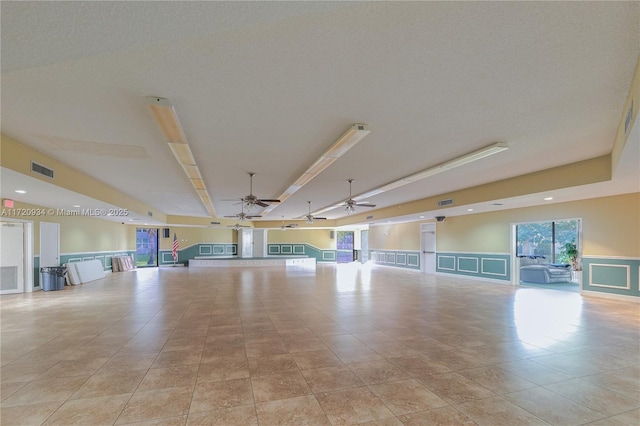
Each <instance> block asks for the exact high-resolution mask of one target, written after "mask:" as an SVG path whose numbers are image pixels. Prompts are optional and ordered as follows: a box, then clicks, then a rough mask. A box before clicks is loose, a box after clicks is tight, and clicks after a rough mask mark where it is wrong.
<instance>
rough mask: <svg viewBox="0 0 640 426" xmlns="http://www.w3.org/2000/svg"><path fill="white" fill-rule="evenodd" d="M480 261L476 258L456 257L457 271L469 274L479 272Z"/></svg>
mask: <svg viewBox="0 0 640 426" xmlns="http://www.w3.org/2000/svg"><path fill="white" fill-rule="evenodd" d="M479 265H480V259H478V258H477V257H467V256H458V271H459V272H467V273H470V274H478V273H479V272H480V267H479Z"/></svg>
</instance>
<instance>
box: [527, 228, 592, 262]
mask: <svg viewBox="0 0 640 426" xmlns="http://www.w3.org/2000/svg"><path fill="white" fill-rule="evenodd" d="M578 238H579V221H578V220H577V219H572V220H558V221H549V222H532V223H525V224H521V225H517V226H516V254H517V255H518V256H544V257H545V258H546V259H548V260H549V262H550V263H571V259H570V258H569V257H568V255H567V250H566V246H567V244H568V243H571V244H574V245H575V246H576V247H578V246H579V244H578Z"/></svg>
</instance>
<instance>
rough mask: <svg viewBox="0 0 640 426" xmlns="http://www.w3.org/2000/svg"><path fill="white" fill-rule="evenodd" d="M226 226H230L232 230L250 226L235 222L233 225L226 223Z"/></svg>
mask: <svg viewBox="0 0 640 426" xmlns="http://www.w3.org/2000/svg"><path fill="white" fill-rule="evenodd" d="M227 228H232V229H233V230H234V231H239V230H240V229H241V228H251V227H250V226H245V225H240V224H239V223H238V222H236V224H235V225H228V226H227Z"/></svg>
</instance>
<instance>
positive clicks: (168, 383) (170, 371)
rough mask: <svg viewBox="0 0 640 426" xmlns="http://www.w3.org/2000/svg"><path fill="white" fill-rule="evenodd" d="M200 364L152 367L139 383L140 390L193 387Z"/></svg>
mask: <svg viewBox="0 0 640 426" xmlns="http://www.w3.org/2000/svg"><path fill="white" fill-rule="evenodd" d="M199 368H200V366H199V365H193V364H191V365H183V366H179V367H167V368H151V369H149V370H148V371H147V374H146V375H145V376H144V378H143V379H142V382H141V383H140V384H139V385H138V390H141V391H144V390H151V389H167V388H177V387H181V386H190V387H193V386H194V385H195V383H196V378H197V377H198V370H199Z"/></svg>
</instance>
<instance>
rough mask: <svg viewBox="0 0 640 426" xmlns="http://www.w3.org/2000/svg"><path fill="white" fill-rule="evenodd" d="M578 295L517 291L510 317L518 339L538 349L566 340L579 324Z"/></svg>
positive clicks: (541, 291) (580, 297)
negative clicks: (511, 316)
mask: <svg viewBox="0 0 640 426" xmlns="http://www.w3.org/2000/svg"><path fill="white" fill-rule="evenodd" d="M581 315H582V296H581V295H580V294H576V293H568V292H560V291H548V290H538V289H532V288H522V289H519V290H518V291H517V293H516V295H515V301H514V305H513V316H514V321H515V326H516V330H517V333H518V336H519V338H520V340H522V341H523V342H526V343H529V344H532V345H536V346H539V347H542V348H551V347H552V346H553V345H554V344H556V343H559V342H563V341H565V340H568V339H569V338H570V337H571V336H572V335H573V333H574V332H575V331H576V329H577V327H578V326H579V325H580V321H581Z"/></svg>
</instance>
